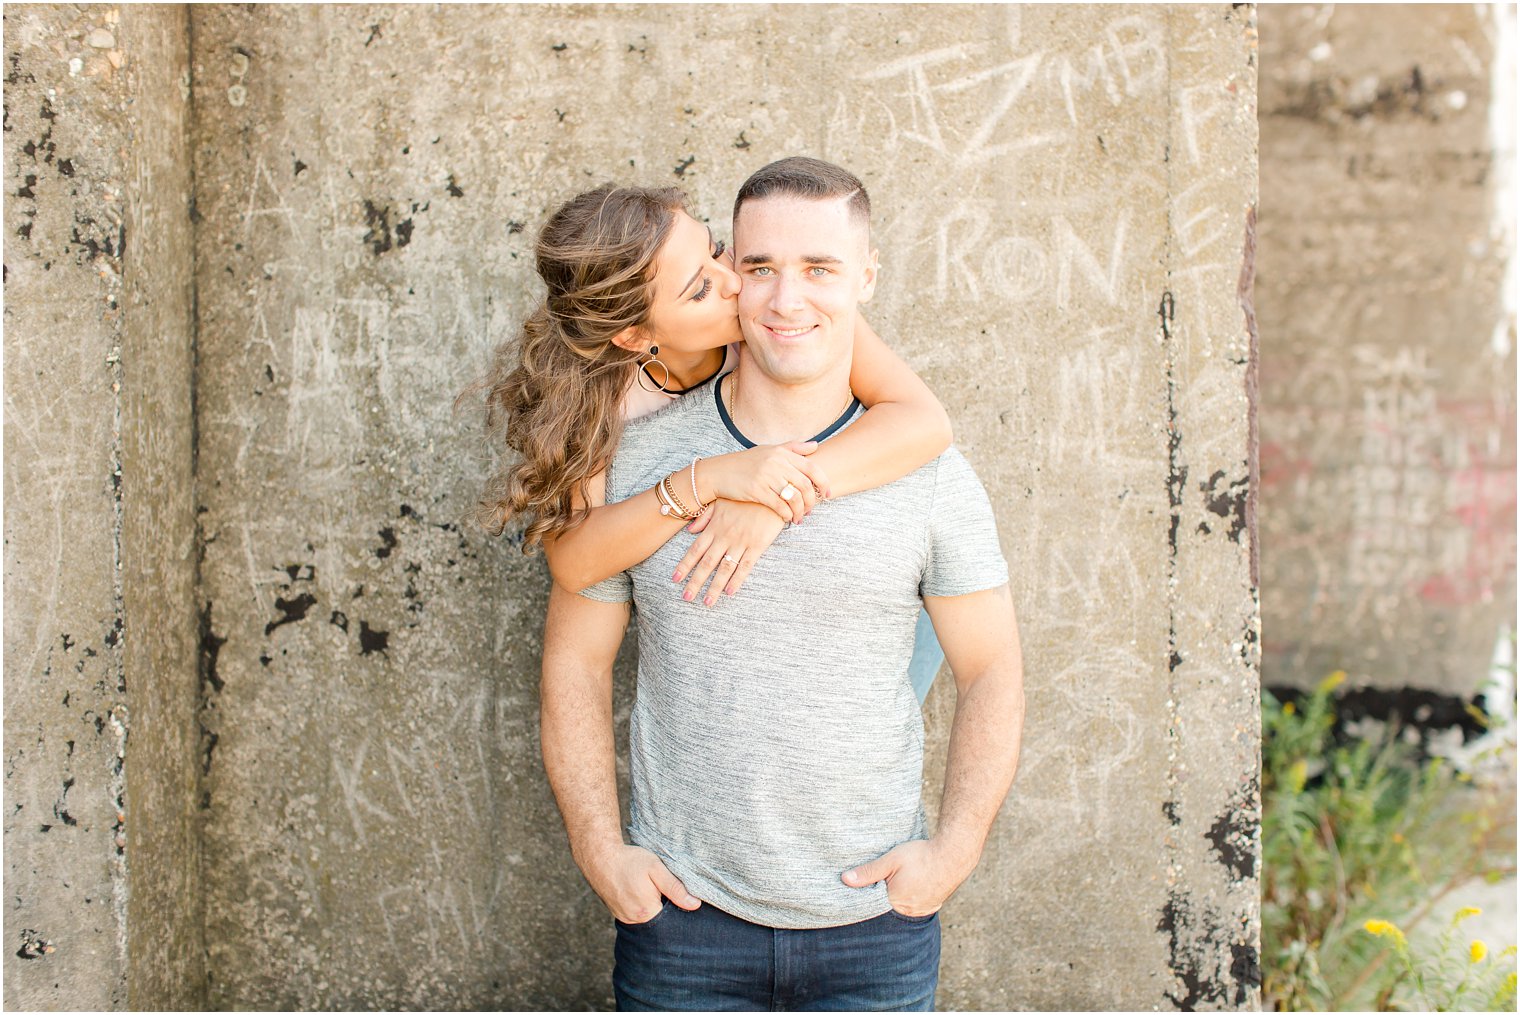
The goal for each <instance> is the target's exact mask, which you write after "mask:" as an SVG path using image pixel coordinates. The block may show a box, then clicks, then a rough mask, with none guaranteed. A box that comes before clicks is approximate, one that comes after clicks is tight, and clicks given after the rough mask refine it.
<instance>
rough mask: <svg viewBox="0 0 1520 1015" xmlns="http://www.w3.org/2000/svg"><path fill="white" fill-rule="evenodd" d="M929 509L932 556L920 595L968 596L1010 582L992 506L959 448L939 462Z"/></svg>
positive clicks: (920, 585) (930, 549) (942, 456)
mask: <svg viewBox="0 0 1520 1015" xmlns="http://www.w3.org/2000/svg"><path fill="white" fill-rule="evenodd" d="M936 469H937V472H936V475H935V482H934V502H933V505H932V506H931V507H930V509H929V556H928V563H927V565H926V566H925V568H924V577H923V580H922V581H921V582H920V583H919V593H920V594H921V595H925V596H964V595H968V594H970V593H972V592H981V591H982V590H983V589H995V588H997V587H998V586H999V585H1003V584H1006V583H1007V581H1008V564H1007V562H1006V561H1004V560H1003V550H1002V547H1001V546H999V545H998V534H997V521H996V519H995V518H994V517H993V514H992V504H991V502H990V501H988V499H987V491H986V490H985V489H984V488H983V487H982V482H981V480H979V479H977V478H976V473H975V472H973V471H972V470H971V464H970V463H969V462H967V461H966V459H965V456H963V455H962V454H961V453H960V452H959V451H957V450H956V449H955V448H951V449H950V450H948V451H946V452H945V453H944V454H943V455H941V456H940V457H939V460H938V462H937V463H936Z"/></svg>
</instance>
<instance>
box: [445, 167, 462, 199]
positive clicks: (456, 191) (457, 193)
mask: <svg viewBox="0 0 1520 1015" xmlns="http://www.w3.org/2000/svg"><path fill="white" fill-rule="evenodd" d="M449 196H450V197H464V189H463V188H461V187H460V186H459V184H457V183H455V182H454V174H453V173H450V174H449Z"/></svg>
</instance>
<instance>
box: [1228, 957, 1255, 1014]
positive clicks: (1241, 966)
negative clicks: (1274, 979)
mask: <svg viewBox="0 0 1520 1015" xmlns="http://www.w3.org/2000/svg"><path fill="white" fill-rule="evenodd" d="M1230 975H1231V976H1232V977H1234V978H1235V1004H1236V1005H1243V1004H1245V1003H1246V995H1247V994H1248V993H1249V992H1250V991H1253V990H1257V989H1259V988H1260V987H1261V959H1260V957H1259V956H1258V955H1257V953H1256V949H1255V948H1252V947H1251V946H1250V945H1243V944H1240V943H1239V942H1231V944H1230Z"/></svg>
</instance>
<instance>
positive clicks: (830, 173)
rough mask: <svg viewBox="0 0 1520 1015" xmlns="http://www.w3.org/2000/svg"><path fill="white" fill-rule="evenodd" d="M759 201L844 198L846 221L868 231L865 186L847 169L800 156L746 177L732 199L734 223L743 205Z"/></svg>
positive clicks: (868, 220)
mask: <svg viewBox="0 0 1520 1015" xmlns="http://www.w3.org/2000/svg"><path fill="white" fill-rule="evenodd" d="M762 197H802V198H808V199H810V200H814V201H827V200H829V199H831V198H844V199H848V201H849V209H850V217H851V218H853V219H856V220H857V221H859V222H861V223H862V224H864V225H865V227H866V232H867V235H869V233H870V229H871V195H869V194H867V193H866V186H865V184H863V183H861V182H860V178H859V177H857V176H856V175H855V174H854V173H852V172H850V171H849V170H848V169H844V168H842V167H840V166H836V165H834V164H833V163H832V162H824V161H823V160H822V159H810V158H807V157H806V156H803V155H793V156H792V157H790V158H785V159H779V160H777V161H775V162H772V163H771V164H770V165H768V166H762V167H761V168H759V169H757V170H755V171H754V172H753V173H751V174H750V178H749V179H747V180H745V181H744V186H742V187H740V188H739V196H738V197H735V198H734V219H735V221H737V220H738V218H739V209H740V208H742V207H743V206H744V202H745V201H749V200H752V199H758V198H762Z"/></svg>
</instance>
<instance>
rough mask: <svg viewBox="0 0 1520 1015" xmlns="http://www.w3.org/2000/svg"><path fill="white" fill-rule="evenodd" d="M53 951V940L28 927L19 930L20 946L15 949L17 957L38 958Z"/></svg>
mask: <svg viewBox="0 0 1520 1015" xmlns="http://www.w3.org/2000/svg"><path fill="white" fill-rule="evenodd" d="M52 951H53V942H51V941H49V940H48V939H47V938H45V937H43V936H42V935H41V934H38V933H37V932H36V931H35V930H33V929H31V928H30V927H28V928H26V929H25V930H23V931H22V932H21V947H20V948H17V949H16V957H17V958H19V959H40V958H42V957H43V956H44V955H48V954H50V953H51V952H52Z"/></svg>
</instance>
